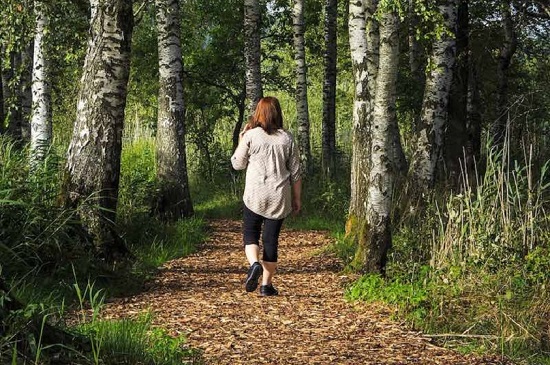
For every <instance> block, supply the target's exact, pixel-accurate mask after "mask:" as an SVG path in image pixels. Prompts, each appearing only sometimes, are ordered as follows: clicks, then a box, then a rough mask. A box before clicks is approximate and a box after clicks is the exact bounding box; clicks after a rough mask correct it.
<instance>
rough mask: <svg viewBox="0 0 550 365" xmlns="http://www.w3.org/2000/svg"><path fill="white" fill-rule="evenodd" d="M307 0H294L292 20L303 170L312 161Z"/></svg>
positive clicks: (306, 169)
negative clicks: (307, 50) (306, 21)
mask: <svg viewBox="0 0 550 365" xmlns="http://www.w3.org/2000/svg"><path fill="white" fill-rule="evenodd" d="M304 5H305V0H294V6H293V8H292V21H293V24H292V25H293V33H294V61H295V64H296V119H297V122H298V145H299V147H300V160H301V166H302V170H303V171H304V172H307V171H308V170H309V169H310V166H309V165H310V163H311V148H310V144H309V108H308V100H307V66H306V50H305V40H304V33H305V21H304Z"/></svg>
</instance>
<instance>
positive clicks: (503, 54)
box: [490, 0, 518, 147]
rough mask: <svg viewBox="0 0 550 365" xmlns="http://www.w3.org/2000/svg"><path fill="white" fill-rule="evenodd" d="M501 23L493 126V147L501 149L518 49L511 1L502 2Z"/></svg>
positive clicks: (503, 0)
mask: <svg viewBox="0 0 550 365" xmlns="http://www.w3.org/2000/svg"><path fill="white" fill-rule="evenodd" d="M501 19H502V20H501V21H502V29H503V31H504V43H503V45H502V48H501V50H500V54H499V57H498V68H497V80H498V81H497V116H496V117H497V119H496V120H495V122H494V123H493V125H492V126H491V133H490V135H491V137H492V139H493V145H494V146H497V147H501V146H502V144H503V143H504V137H505V135H506V125H507V121H508V73H509V69H510V64H511V62H512V57H513V56H514V53H515V52H516V48H517V43H518V41H517V35H516V32H515V31H514V23H513V21H512V14H511V11H510V2H509V0H502V1H501Z"/></svg>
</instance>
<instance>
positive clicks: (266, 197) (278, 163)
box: [231, 97, 302, 296]
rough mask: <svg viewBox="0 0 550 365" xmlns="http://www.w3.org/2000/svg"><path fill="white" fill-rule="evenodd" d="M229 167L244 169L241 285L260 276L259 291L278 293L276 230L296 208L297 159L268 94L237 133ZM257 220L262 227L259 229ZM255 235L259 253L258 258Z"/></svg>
mask: <svg viewBox="0 0 550 365" xmlns="http://www.w3.org/2000/svg"><path fill="white" fill-rule="evenodd" d="M231 164H232V165H233V168H234V169H235V170H243V169H247V170H246V183H245V189H244V196H243V201H244V208H243V210H244V213H243V242H244V247H245V254H246V258H247V259H248V262H249V264H250V268H249V269H248V273H247V276H246V282H245V289H246V291H247V292H253V291H255V290H256V288H257V287H258V280H259V278H260V276H262V285H261V286H260V294H261V295H264V296H271V295H277V294H279V293H278V291H277V289H275V287H274V286H273V283H272V280H273V275H274V274H275V271H276V269H277V252H278V245H279V233H280V231H281V226H282V224H283V220H284V219H285V218H286V217H287V216H288V215H289V214H290V213H291V212H294V213H298V212H299V211H300V209H301V207H302V203H301V196H300V195H301V190H302V180H301V177H300V158H299V153H298V147H297V145H296V143H295V142H294V138H293V137H292V135H291V134H290V133H289V132H288V131H286V130H284V129H283V115H282V113H281V106H280V104H279V101H278V100H277V99H276V98H274V97H265V98H262V99H260V101H259V102H258V105H257V106H256V111H255V112H254V115H253V116H252V118H251V120H250V121H249V123H248V124H247V125H246V126H245V128H244V130H243V131H242V132H241V134H240V136H239V145H238V147H237V149H236V150H235V153H234V154H233V156H232V157H231ZM262 225H263V229H262ZM260 235H261V236H262V243H263V255H262V262H261V263H260V260H259V256H260V244H259V241H260Z"/></svg>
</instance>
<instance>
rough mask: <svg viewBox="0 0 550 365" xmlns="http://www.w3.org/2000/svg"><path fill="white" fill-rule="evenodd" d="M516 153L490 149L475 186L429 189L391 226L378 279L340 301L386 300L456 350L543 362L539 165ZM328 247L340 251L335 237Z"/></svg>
mask: <svg viewBox="0 0 550 365" xmlns="http://www.w3.org/2000/svg"><path fill="white" fill-rule="evenodd" d="M525 156H526V158H525V159H524V161H522V162H519V161H509V160H508V159H503V158H502V155H501V154H495V153H493V152H491V153H489V155H488V156H487V167H486V170H485V173H484V175H483V176H482V177H481V178H479V179H478V180H477V182H474V183H470V182H467V181H464V184H463V186H462V189H461V190H460V192H458V193H453V194H450V195H449V196H448V197H444V196H443V197H442V196H437V195H434V196H433V198H432V203H431V204H429V205H427V206H426V207H425V209H424V211H423V212H419V213H417V215H416V216H411V217H408V221H404V222H402V224H401V225H400V226H399V227H398V228H397V229H396V230H395V232H394V237H393V249H392V251H391V252H390V255H389V262H388V266H387V270H386V277H385V278H382V277H380V276H378V275H365V276H363V277H361V278H360V279H359V280H358V281H357V282H355V283H353V284H352V285H351V286H350V287H349V288H348V289H347V292H346V296H347V298H348V299H350V300H367V301H382V302H385V303H388V304H390V305H392V306H394V308H395V309H396V310H395V315H396V316H397V317H399V318H400V319H405V320H407V321H408V322H409V323H410V324H411V325H412V326H413V327H414V328H417V329H419V330H423V331H426V332H428V333H431V334H432V336H433V338H434V339H436V340H437V341H439V342H441V343H444V344H446V345H448V346H453V347H456V348H458V349H461V350H462V351H466V352H472V351H474V352H491V353H498V354H502V355H505V356H508V357H511V358H514V359H515V360H517V361H520V362H522V363H532V364H547V363H549V362H550V360H549V359H550V340H549V338H550V296H549V295H548V283H549V282H550V259H549V257H550V255H549V254H550V246H549V245H550V233H549V232H550V219H549V216H548V215H547V214H546V210H547V209H548V207H549V203H550V200H549V196H548V193H549V187H550V184H549V176H548V165H549V163H546V164H544V165H542V166H540V167H539V168H536V166H534V164H533V163H532V162H531V159H530V154H529V153H528V152H527V153H526V154H525ZM442 201H443V204H442V203H441V202H442ZM337 247H340V248H342V249H346V244H345V240H344V239H343V238H342V240H341V242H340V243H339V246H337ZM346 252H347V254H348V255H349V253H350V250H349V248H348V249H347V251H346Z"/></svg>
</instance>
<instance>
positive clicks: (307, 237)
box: [103, 220, 508, 365]
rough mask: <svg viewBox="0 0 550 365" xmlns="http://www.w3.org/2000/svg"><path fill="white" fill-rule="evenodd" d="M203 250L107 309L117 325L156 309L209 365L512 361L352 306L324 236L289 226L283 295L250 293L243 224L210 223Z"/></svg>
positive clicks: (377, 310)
mask: <svg viewBox="0 0 550 365" xmlns="http://www.w3.org/2000/svg"><path fill="white" fill-rule="evenodd" d="M210 225H211V229H212V232H211V235H210V239H209V240H208V241H207V242H206V243H205V244H204V245H203V246H202V247H201V248H200V249H199V250H198V252H197V253H195V254H193V255H191V256H188V257H185V258H182V259H177V260H174V261H171V262H168V263H166V264H165V265H164V266H163V268H162V269H161V270H160V272H159V275H158V276H157V277H156V278H155V279H154V280H152V281H151V282H149V283H148V284H147V287H146V289H145V291H144V292H143V293H141V294H139V295H136V296H134V297H130V298H121V299H115V300H113V301H112V302H110V303H108V304H107V305H106V307H105V309H104V311H103V315H104V316H105V317H108V318H120V317H123V316H132V315H137V314H139V313H143V312H146V311H152V312H153V315H154V324H155V325H157V326H161V327H164V328H166V329H168V330H169V331H170V333H172V334H174V335H179V334H184V335H185V336H186V337H187V339H188V343H189V346H190V347H193V348H197V349H200V350H201V352H202V358H203V361H204V362H205V363H206V364H281V365H286V364H445V365H448V364H505V363H508V362H506V361H504V360H502V359H500V358H498V357H478V356H473V355H468V356H465V355H461V354H459V353H457V352H456V351H453V350H450V349H445V348H441V347H438V346H436V345H434V344H432V343H431V341H430V339H429V338H427V337H426V336H423V335H422V334H421V333H418V332H415V331H411V330H409V329H407V327H406V326H405V325H403V324H401V323H397V322H395V321H392V320H391V319H390V314H391V313H390V311H389V310H388V309H387V308H383V307H382V306H379V305H367V304H352V303H349V302H347V301H346V300H345V299H344V296H343V292H344V286H343V285H342V283H343V282H347V281H349V280H350V278H346V277H345V276H343V275H342V274H341V263H340V262H339V261H338V260H337V259H336V258H335V257H333V256H332V255H331V254H328V253H322V254H320V252H322V249H323V248H324V247H326V246H327V245H328V244H329V243H330V238H329V237H328V236H327V235H326V233H324V232H318V231H291V230H286V229H284V228H283V232H282V233H281V237H280V247H279V270H278V273H277V275H276V277H275V280H274V284H275V286H276V287H277V288H278V290H279V293H280V295H279V296H277V297H261V296H259V292H258V291H256V292H255V293H246V292H245V290H244V284H243V283H244V278H245V275H246V270H247V268H248V264H247V262H246V260H245V258H244V252H243V248H242V244H241V223H240V222H238V221H229V220H216V221H212V222H211V224H210Z"/></svg>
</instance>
